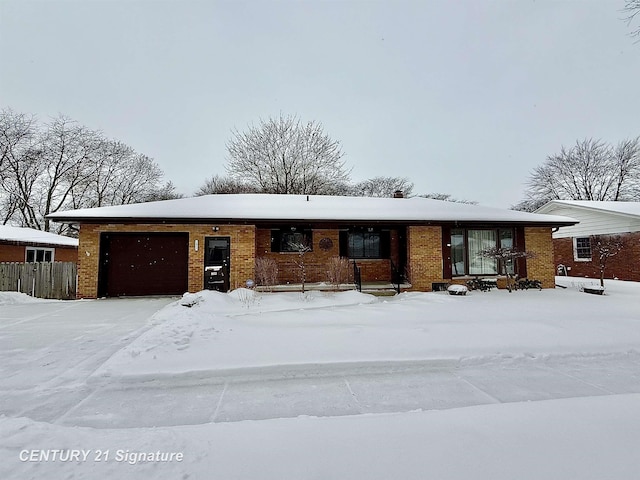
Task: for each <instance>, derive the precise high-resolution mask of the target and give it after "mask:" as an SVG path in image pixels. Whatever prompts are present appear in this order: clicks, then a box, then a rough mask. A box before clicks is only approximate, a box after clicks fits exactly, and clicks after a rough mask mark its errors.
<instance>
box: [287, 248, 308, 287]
mask: <svg viewBox="0 0 640 480" xmlns="http://www.w3.org/2000/svg"><path fill="white" fill-rule="evenodd" d="M290 246H291V248H293V250H294V251H295V252H298V260H294V261H293V263H295V264H296V266H297V267H298V269H299V273H300V283H301V284H302V293H304V291H305V284H306V282H307V264H306V261H305V255H306V254H307V253H309V252H310V251H312V248H311V245H308V244H307V243H296V242H291V243H290Z"/></svg>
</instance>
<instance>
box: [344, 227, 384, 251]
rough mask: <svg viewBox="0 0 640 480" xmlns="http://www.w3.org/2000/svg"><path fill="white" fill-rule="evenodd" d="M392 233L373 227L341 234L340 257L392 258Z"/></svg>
mask: <svg viewBox="0 0 640 480" xmlns="http://www.w3.org/2000/svg"><path fill="white" fill-rule="evenodd" d="M390 237H391V236H390V232H389V231H388V230H379V229H376V228H373V227H367V228H353V229H351V230H349V231H345V232H340V255H341V256H346V257H349V258H390V256H391V255H390V243H391V241H390Z"/></svg>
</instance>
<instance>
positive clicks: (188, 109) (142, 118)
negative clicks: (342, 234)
mask: <svg viewBox="0 0 640 480" xmlns="http://www.w3.org/2000/svg"><path fill="white" fill-rule="evenodd" d="M623 6H624V0H595V1H562V2H561V1H540V0H537V1H525V0H523V1H512V2H507V1H491V2H489V1H482V0H469V1H460V0H456V1H449V0H442V1H414V2H400V1H392V0H387V1H378V2H367V1H358V2H356V1H344V2H340V1H333V2H320V1H312V2H293V1H279V2H275V1H256V2H238V1H233V2H231V1H229V2H215V1H200V2H196V1H189V0H186V1H173V2H171V1H164V2H155V1H135V0H134V1H86V0H85V1H42V2H32V1H25V0H20V1H12V0H0V107H3V108H4V107H10V108H12V109H13V110H15V111H18V112H23V113H33V114H36V115H38V117H39V118H40V119H41V120H42V121H47V120H48V118H49V117H50V116H55V115H57V114H58V113H63V114H65V115H68V116H70V117H71V118H73V119H74V120H76V121H78V122H80V123H82V124H84V125H86V126H87V127H90V128H94V129H101V130H102V131H104V132H105V134H106V135H107V136H109V137H113V138H116V139H119V140H121V141H123V142H125V143H127V144H129V145H131V146H132V147H134V148H135V149H136V150H138V151H139V152H141V153H144V154H147V155H149V156H151V157H153V158H154V159H155V160H156V161H157V162H158V164H159V165H160V166H161V167H162V168H163V170H164V172H165V174H166V179H167V180H171V181H173V182H174V183H175V184H176V186H177V187H178V190H179V191H180V192H182V193H184V194H186V195H191V194H192V193H193V192H194V191H195V190H196V189H197V188H198V187H199V186H200V185H201V184H202V183H203V180H204V179H205V178H206V177H208V176H210V175H212V174H214V173H219V174H223V173H224V164H225V161H226V149H225V143H226V142H227V140H228V139H229V137H230V132H231V130H232V129H233V128H238V129H239V130H242V129H244V128H245V127H247V126H248V125H250V124H252V123H257V122H258V120H259V119H260V118H264V119H266V118H268V117H270V116H278V115H279V114H280V113H283V114H295V115H298V116H299V117H300V118H301V119H302V120H316V121H319V122H321V123H322V124H323V126H324V129H325V132H326V133H328V134H329V136H330V137H332V138H333V139H335V140H338V141H340V143H341V145H342V149H343V151H344V152H345V160H346V162H347V164H348V166H349V167H352V168H353V170H352V178H353V179H354V180H362V179H365V178H369V177H373V176H377V175H392V176H407V177H409V178H410V179H411V180H412V181H413V182H414V183H415V185H416V188H415V192H414V193H427V192H444V193H450V194H452V195H454V196H455V197H461V198H466V199H470V200H476V201H478V202H480V203H481V204H484V205H489V206H497V207H509V206H511V205H512V204H514V203H517V202H518V201H519V200H520V199H521V197H522V191H523V188H524V183H525V182H526V179H527V175H528V173H529V172H530V171H531V170H532V169H533V168H534V167H535V166H537V165H539V164H540V163H541V162H543V161H544V159H545V157H546V156H547V155H549V154H553V153H555V152H557V151H558V150H559V149H560V147H561V146H562V145H570V144H572V143H574V142H575V141H576V139H578V138H585V137H595V138H601V139H603V140H606V141H610V142H617V141H619V140H622V139H624V138H628V137H636V136H638V135H640V108H639V106H640V89H639V88H638V85H640V43H634V40H633V39H632V38H631V37H630V36H629V32H630V31H631V28H630V27H628V26H627V24H626V23H625V22H624V21H623V20H622V19H623V17H624V14H623V13H622V11H621V10H622V8H623Z"/></svg>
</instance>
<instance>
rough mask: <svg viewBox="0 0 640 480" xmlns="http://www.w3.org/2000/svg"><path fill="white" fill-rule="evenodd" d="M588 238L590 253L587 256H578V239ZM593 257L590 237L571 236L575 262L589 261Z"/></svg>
mask: <svg viewBox="0 0 640 480" xmlns="http://www.w3.org/2000/svg"><path fill="white" fill-rule="evenodd" d="M582 239H587V240H589V252H590V253H591V255H590V256H589V258H581V257H578V240H582ZM592 258H593V250H592V249H591V237H573V260H574V261H576V262H590V261H591V260H592Z"/></svg>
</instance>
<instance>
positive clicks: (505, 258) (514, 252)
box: [480, 247, 535, 293]
mask: <svg viewBox="0 0 640 480" xmlns="http://www.w3.org/2000/svg"><path fill="white" fill-rule="evenodd" d="M480 255H482V256H483V257H487V258H493V259H495V260H496V261H497V262H498V272H500V273H501V274H502V275H504V276H505V277H506V279H507V290H509V293H511V291H512V290H513V289H514V286H515V278H514V277H513V275H512V274H511V273H509V266H510V265H511V266H513V262H514V261H515V260H516V259H518V258H533V257H535V254H534V253H533V252H526V251H524V250H518V249H517V248H511V247H505V248H498V247H492V248H488V249H486V250H483V251H482V252H480Z"/></svg>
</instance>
